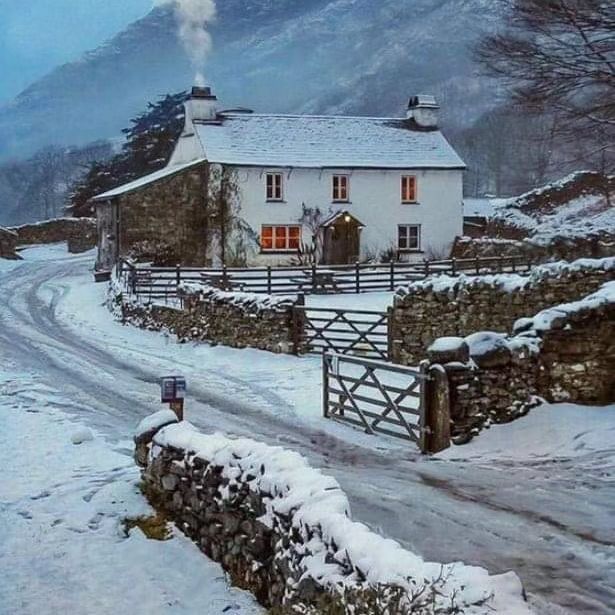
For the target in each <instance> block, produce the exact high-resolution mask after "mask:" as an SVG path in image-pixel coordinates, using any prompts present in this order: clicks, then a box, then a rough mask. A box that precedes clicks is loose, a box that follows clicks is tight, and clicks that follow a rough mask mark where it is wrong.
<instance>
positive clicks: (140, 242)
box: [99, 165, 208, 266]
mask: <svg viewBox="0 0 615 615" xmlns="http://www.w3.org/2000/svg"><path fill="white" fill-rule="evenodd" d="M207 173H208V171H207V166H206V165H202V166H197V167H195V168H194V169H191V170H187V171H184V172H182V173H178V174H176V175H173V176H171V177H169V178H167V179H164V180H160V181H157V182H154V183H152V184H150V185H148V186H144V187H143V188H141V189H139V190H137V191H135V192H131V193H128V194H125V195H122V196H120V197H117V202H118V208H119V212H120V213H119V216H120V220H121V223H120V237H119V256H122V257H131V258H134V259H135V260H141V261H151V262H153V263H154V264H156V265H161V266H166V265H176V264H178V263H181V264H182V265H184V266H191V265H194V266H197V265H205V264H206V263H207V254H206V251H207V240H206V238H207V226H208V218H207V215H206V208H205V194H206V191H207ZM115 232H116V229H114V228H111V229H108V228H105V227H104V225H101V229H100V230H99V233H105V234H107V235H108V234H115Z"/></svg>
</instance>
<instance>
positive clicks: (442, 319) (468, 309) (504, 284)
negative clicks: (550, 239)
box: [390, 258, 615, 365]
mask: <svg viewBox="0 0 615 615" xmlns="http://www.w3.org/2000/svg"><path fill="white" fill-rule="evenodd" d="M612 279H615V258H607V259H581V260H578V261H575V262H573V263H562V262H558V263H551V264H546V265H541V266H539V267H536V268H534V269H532V271H531V273H529V274H526V275H520V274H497V275H487V276H460V277H448V276H437V277H432V278H430V279H428V280H424V281H421V282H416V283H414V284H411V285H410V286H409V287H407V288H402V289H400V290H399V291H398V292H397V295H396V296H395V299H394V304H393V313H392V318H391V324H390V327H391V337H392V340H393V345H392V347H393V356H392V359H393V361H394V362H396V363H401V364H404V365H417V364H418V363H419V362H420V361H421V360H422V359H424V358H425V356H426V351H427V348H428V347H429V346H430V345H431V343H432V342H433V341H434V340H435V339H436V338H439V337H444V336H461V337H464V336H466V335H469V334H471V333H473V332H475V331H485V330H488V331H496V332H501V333H510V332H511V331H512V327H513V325H514V323H515V321H516V320H517V319H519V318H522V317H524V316H528V315H531V314H535V313H537V312H538V311H540V310H542V309H545V308H547V307H550V306H553V305H557V304H559V303H565V302H568V301H572V300H575V299H578V298H580V297H583V296H586V295H588V294H590V293H592V292H594V291H596V290H597V289H598V288H600V286H602V284H604V283H605V282H606V281H608V280H612Z"/></svg>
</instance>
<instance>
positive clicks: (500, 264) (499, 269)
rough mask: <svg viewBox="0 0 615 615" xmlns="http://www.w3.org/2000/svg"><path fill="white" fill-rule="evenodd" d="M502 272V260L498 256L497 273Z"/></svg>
mask: <svg viewBox="0 0 615 615" xmlns="http://www.w3.org/2000/svg"><path fill="white" fill-rule="evenodd" d="M503 271H504V264H503V259H502V257H501V256H498V272H499V273H502V272H503Z"/></svg>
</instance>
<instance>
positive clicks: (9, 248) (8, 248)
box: [0, 226, 17, 259]
mask: <svg viewBox="0 0 615 615" xmlns="http://www.w3.org/2000/svg"><path fill="white" fill-rule="evenodd" d="M16 248H17V233H16V232H15V231H10V230H9V229H6V228H4V227H2V226H0V258H10V259H16V258H17V253H16V252H15V250H16Z"/></svg>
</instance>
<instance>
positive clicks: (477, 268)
mask: <svg viewBox="0 0 615 615" xmlns="http://www.w3.org/2000/svg"><path fill="white" fill-rule="evenodd" d="M475 265H476V275H478V274H479V273H480V259H479V257H478V256H476V257H475Z"/></svg>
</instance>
